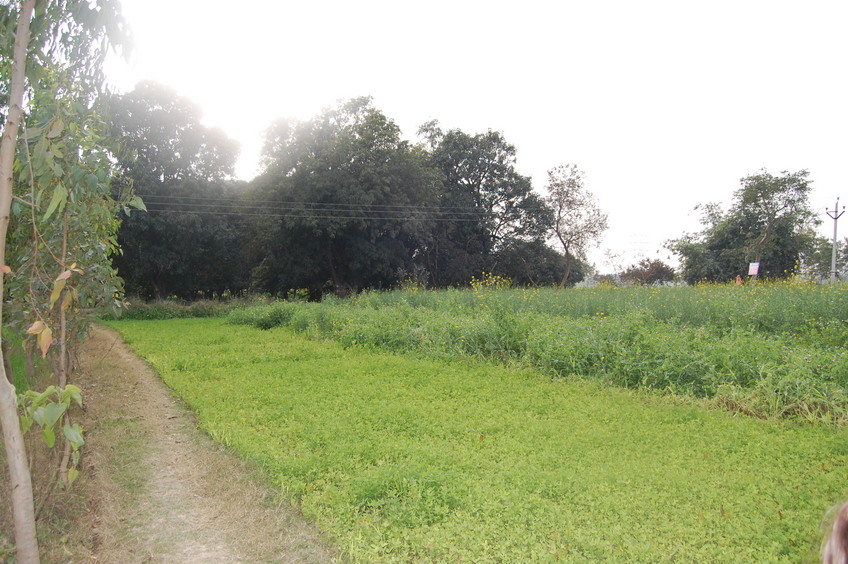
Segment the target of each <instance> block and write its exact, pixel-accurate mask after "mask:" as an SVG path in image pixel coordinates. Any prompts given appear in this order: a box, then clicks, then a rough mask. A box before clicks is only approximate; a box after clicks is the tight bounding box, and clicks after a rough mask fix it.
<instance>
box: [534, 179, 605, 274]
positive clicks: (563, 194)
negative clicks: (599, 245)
mask: <svg viewBox="0 0 848 564" xmlns="http://www.w3.org/2000/svg"><path fill="white" fill-rule="evenodd" d="M547 191H548V196H547V198H546V201H547V203H548V205H549V206H550V207H551V208H552V209H553V213H554V221H553V231H554V235H556V238H557V240H558V241H559V243H560V245H562V250H563V252H564V253H565V273H564V274H563V275H562V278H561V279H560V282H559V287H560V288H562V287H564V286H565V284H566V281H567V280H568V278H569V276H570V274H571V267H572V264H573V263H574V260H575V259H583V260H585V258H586V251H587V250H588V247H589V245H590V244H592V243H595V242H597V241H598V239H600V237H601V235H602V234H603V232H604V231H606V229H607V214H606V213H604V212H603V211H601V209H600V208H599V207H598V206H597V205H596V204H595V197H594V196H593V195H592V193H591V192H589V191H588V190H587V189H586V187H585V186H584V185H583V172H582V171H581V170H580V169H579V168H578V167H577V165H574V164H567V165H565V166H558V167H556V168H554V169H551V170H549V171H548V185H547Z"/></svg>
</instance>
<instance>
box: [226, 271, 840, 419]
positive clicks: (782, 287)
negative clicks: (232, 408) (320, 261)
mask: <svg viewBox="0 0 848 564" xmlns="http://www.w3.org/2000/svg"><path fill="white" fill-rule="evenodd" d="M846 319H848V285H837V286H818V285H812V284H796V283H777V284H758V285H757V286H752V287H744V288H738V287H736V286H735V285H734V286H695V287H680V288H643V287H639V288H592V289H588V288H581V289H572V290H568V291H557V290H554V289H542V290H514V289H495V288H479V289H476V290H475V291H471V290H464V291H460V290H447V291H436V292H425V291H398V292H370V293H365V294H363V295H360V296H358V297H357V298H356V299H353V300H334V299H330V300H327V301H325V302H322V303H320V304H315V303H312V304H303V303H288V302H278V303H274V304H270V305H267V304H266V305H261V306H256V307H250V308H244V309H239V310H235V311H233V312H232V313H231V314H230V316H229V320H230V322H232V323H236V324H250V325H254V326H256V327H259V328H262V329H267V328H271V327H275V326H285V327H289V328H291V329H293V330H295V331H298V332H301V333H304V334H306V335H307V336H310V337H313V338H320V339H334V340H338V341H339V342H340V343H342V344H343V345H345V346H365V347H370V348H374V349H381V350H390V351H394V352H402V353H412V354H416V355H421V356H426V357H429V358H442V359H451V360H457V359H463V358H468V357H473V358H477V359H486V360H490V361H497V362H502V363H507V364H520V365H522V366H526V367H531V368H534V369H537V370H540V371H542V372H543V373H545V374H547V375H549V376H550V377H552V378H557V379H558V378H575V377H577V378H589V379H595V380H599V381H602V382H605V383H609V384H612V385H616V386H621V387H627V388H635V389H643V390H651V391H654V392H659V393H664V394H667V393H671V394H678V395H685V396H693V397H696V398H712V399H713V400H714V403H715V404H717V405H721V406H723V407H726V408H728V409H731V410H733V411H738V412H742V413H747V414H751V415H755V416H758V417H763V418H790V419H795V420H799V421H805V422H824V423H828V424H832V423H843V422H845V421H846V419H848V395H846V391H848V322H846Z"/></svg>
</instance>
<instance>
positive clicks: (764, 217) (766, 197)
mask: <svg viewBox="0 0 848 564" xmlns="http://www.w3.org/2000/svg"><path fill="white" fill-rule="evenodd" d="M807 176H809V173H808V172H807V171H806V170H801V171H798V172H795V173H791V174H790V173H789V172H786V171H784V172H783V173H782V176H773V175H771V174H769V173H768V172H767V171H766V170H765V169H763V170H762V171H760V172H759V173H757V174H753V175H750V176H747V177H745V178H743V179H742V180H741V183H742V187H741V188H740V189H739V190H737V192H736V200H737V206H738V210H739V212H740V213H749V214H752V215H754V217H755V218H756V220H755V221H756V227H757V230H756V231H755V232H753V233H751V234H750V236H749V238H748V245H747V256H748V258H750V259H752V260H753V261H754V262H760V261H761V260H762V258H763V254H764V253H765V252H769V251H771V250H773V249H774V248H775V247H776V245H777V242H778V239H779V237H780V236H781V230H783V231H784V235H785V234H786V231H787V230H788V231H791V232H795V233H797V234H799V235H800V234H801V232H802V231H803V232H804V233H803V235H804V236H805V237H808V236H809V229H808V228H809V226H810V225H811V224H812V222H813V220H814V214H813V211H812V210H811V209H810V207H809V204H808V201H807V199H808V196H809V193H810V190H811V186H810V183H809V181H808V180H807ZM799 254H800V253H799ZM792 266H793V268H794V261H793V265H792ZM784 270H788V271H789V272H791V271H792V269H784Z"/></svg>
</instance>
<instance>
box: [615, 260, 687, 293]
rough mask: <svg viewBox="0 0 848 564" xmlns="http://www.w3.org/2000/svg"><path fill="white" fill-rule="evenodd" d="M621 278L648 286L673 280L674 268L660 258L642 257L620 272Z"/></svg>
mask: <svg viewBox="0 0 848 564" xmlns="http://www.w3.org/2000/svg"><path fill="white" fill-rule="evenodd" d="M621 278H622V280H624V281H626V282H629V283H631V284H638V285H640V286H648V285H651V284H661V283H663V282H671V281H672V280H674V269H673V268H672V267H670V266H669V265H667V264H666V263H664V262H663V261H661V260H656V259H655V260H651V259H647V258H644V259H642V260H640V261H639V262H638V263H637V264H633V265H631V266H629V267H628V268H627V270H625V271H624V272H622V273H621Z"/></svg>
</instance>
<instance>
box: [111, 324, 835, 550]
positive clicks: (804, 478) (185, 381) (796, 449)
mask: <svg viewBox="0 0 848 564" xmlns="http://www.w3.org/2000/svg"><path fill="white" fill-rule="evenodd" d="M332 321H333V320H332V319H325V320H324V321H323V322H324V323H328V324H330V325H332ZM112 325H113V326H115V327H116V328H117V329H119V330H120V331H121V332H122V333H123V334H124V335H125V337H126V339H127V340H128V342H129V343H130V344H131V345H132V346H133V347H134V348H135V349H136V350H137V351H138V352H139V353H140V354H142V355H143V356H144V357H145V358H147V359H148V361H149V362H151V363H152V365H153V366H154V367H155V368H156V369H157V370H158V371H159V372H160V373H161V374H162V376H163V378H164V380H165V382H166V383H167V384H168V385H170V386H171V387H172V388H173V389H174V390H175V391H176V393H177V394H178V395H180V396H181V397H183V398H184V399H185V400H186V401H187V402H188V404H189V405H190V406H191V407H192V408H193V409H194V410H195V411H196V412H197V413H198V416H199V418H200V421H201V424H202V426H203V427H204V429H206V430H207V431H208V432H209V433H210V435H211V436H213V437H214V438H216V439H218V440H220V441H222V442H223V443H225V444H227V445H228V446H230V447H231V448H233V449H235V450H236V451H238V452H240V453H242V454H243V455H244V456H246V457H248V458H250V459H253V460H255V461H257V462H259V463H260V464H261V465H262V467H263V468H265V470H266V471H267V472H268V474H269V476H271V477H272V479H273V480H274V481H275V482H276V483H277V484H278V485H279V487H280V489H281V491H282V492H284V494H285V495H286V496H288V497H289V499H291V500H292V501H293V502H294V503H296V504H299V506H300V507H301V508H302V510H303V512H304V514H305V515H306V516H307V517H308V518H309V519H313V520H315V521H316V522H317V523H318V524H319V526H320V527H321V528H322V529H323V530H325V531H328V532H329V533H330V534H332V535H334V536H335V538H336V539H337V540H338V543H339V545H340V547H341V549H342V552H343V554H344V555H345V556H346V557H347V558H349V559H350V560H352V561H354V562H408V561H421V562H456V561H460V562H555V561H598V560H607V561H633V562H670V561H676V560H681V559H682V560H685V561H694V562H741V561H749V562H753V561H757V562H798V561H804V560H810V561H811V560H813V559H814V557H815V556H814V555H815V551H816V548H817V545H818V542H819V539H820V536H821V532H820V525H821V521H822V517H823V515H824V514H825V512H826V511H827V510H828V508H830V507H832V506H833V505H834V504H836V503H837V502H839V501H840V500H842V499H843V498H844V497H846V495H848V485H846V484H848V481H846V478H848V441H846V438H848V437H846V434H845V431H844V430H843V429H842V428H840V427H833V426H823V425H818V426H800V425H797V424H788V423H786V422H781V421H763V420H758V419H750V418H747V417H741V416H737V417H732V416H731V415H729V414H728V413H726V412H721V411H715V410H706V409H701V408H699V407H698V406H697V405H694V404H692V403H689V404H683V405H672V403H671V400H669V399H663V398H661V397H657V396H649V395H645V394H641V393H638V392H632V391H628V390H623V389H618V388H609V387H605V386H604V385H602V384H601V383H598V382H586V381H552V380H551V379H550V378H549V377H546V376H544V375H542V374H540V373H539V372H536V371H533V370H529V369H520V368H517V367H511V368H510V367H506V366H502V365H493V364H491V363H485V362H477V361H466V362H456V361H454V362H447V361H444V360H439V359H434V358H414V357H412V356H408V355H407V356H396V355H392V354H387V353H383V352H379V351H369V350H365V349H362V348H359V347H353V348H347V349H345V348H343V347H342V346H340V345H338V344H335V343H332V342H318V341H310V340H306V339H304V338H302V337H299V336H297V335H295V334H293V333H292V332H290V331H289V330H286V329H274V330H271V331H262V330H258V329H255V328H251V327H245V326H232V325H225V324H223V322H222V321H221V320H173V321H162V322H137V321H124V322H117V323H114V324H112Z"/></svg>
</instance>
